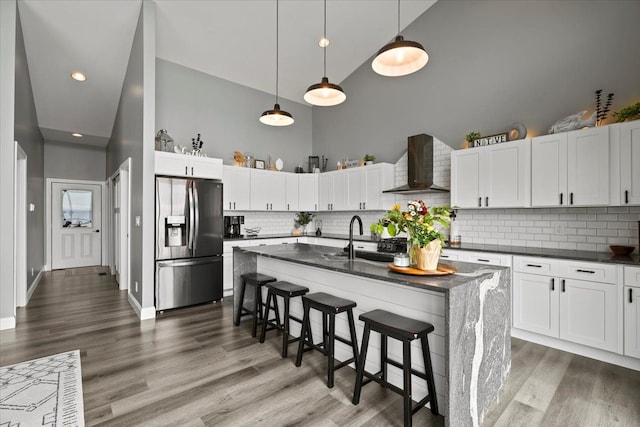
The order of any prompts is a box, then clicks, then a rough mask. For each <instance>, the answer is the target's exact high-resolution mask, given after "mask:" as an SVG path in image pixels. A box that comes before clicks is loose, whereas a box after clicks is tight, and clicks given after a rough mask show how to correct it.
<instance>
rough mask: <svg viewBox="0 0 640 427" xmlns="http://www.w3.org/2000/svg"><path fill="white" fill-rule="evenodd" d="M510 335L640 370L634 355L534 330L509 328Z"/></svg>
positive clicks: (639, 361) (639, 364) (638, 360)
mask: <svg viewBox="0 0 640 427" xmlns="http://www.w3.org/2000/svg"><path fill="white" fill-rule="evenodd" d="M511 336H512V337H514V338H520V339H523V340H526V341H531V342H534V343H536V344H541V345H544V346H547V347H553V348H557V349H558V350H562V351H566V352H569V353H573V354H579V355H580V356H584V357H589V358H591V359H596V360H600V361H602V362H607V363H611V364H612V365H618V366H622V367H625V368H629V369H633V370H635V371H640V359H636V358H634V357H629V356H623V355H622V354H618V353H611V352H610V351H605V350H600V349H599V348H593V347H587V346H585V345H582V344H575V343H572V342H567V341H564V340H561V339H557V338H552V337H547V336H544V335H539V334H536V333H534V332H529V331H523V330H522V329H516V328H511Z"/></svg>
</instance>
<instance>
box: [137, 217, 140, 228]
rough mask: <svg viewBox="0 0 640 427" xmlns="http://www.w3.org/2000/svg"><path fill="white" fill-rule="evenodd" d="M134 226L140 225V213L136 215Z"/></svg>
mask: <svg viewBox="0 0 640 427" xmlns="http://www.w3.org/2000/svg"><path fill="white" fill-rule="evenodd" d="M136 227H140V215H136Z"/></svg>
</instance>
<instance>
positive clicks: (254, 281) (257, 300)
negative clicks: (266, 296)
mask: <svg viewBox="0 0 640 427" xmlns="http://www.w3.org/2000/svg"><path fill="white" fill-rule="evenodd" d="M276 280H277V279H276V278H275V277H272V276H267V275H266V274H262V273H246V274H243V275H242V286H241V287H240V307H238V311H237V312H236V318H235V322H234V324H235V325H236V326H239V325H240V318H241V317H242V316H249V315H250V316H253V327H252V329H251V336H252V337H255V336H256V334H257V331H258V318H260V320H262V287H263V286H264V285H266V284H267V283H271V282H275V281H276ZM247 285H249V286H253V287H254V288H255V292H254V298H253V310H249V309H248V308H244V292H245V290H246V288H247Z"/></svg>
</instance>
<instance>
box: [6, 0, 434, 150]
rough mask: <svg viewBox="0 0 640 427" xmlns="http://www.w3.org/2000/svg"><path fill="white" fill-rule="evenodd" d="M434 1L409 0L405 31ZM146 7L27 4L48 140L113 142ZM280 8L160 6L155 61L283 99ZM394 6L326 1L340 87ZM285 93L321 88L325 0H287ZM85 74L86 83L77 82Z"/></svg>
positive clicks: (391, 18) (331, 70)
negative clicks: (74, 74) (77, 75)
mask: <svg viewBox="0 0 640 427" xmlns="http://www.w3.org/2000/svg"><path fill="white" fill-rule="evenodd" d="M434 3H435V1H433V0H403V1H402V3H401V15H400V27H401V28H402V29H404V28H405V27H407V26H408V25H409V24H410V23H411V22H413V21H414V20H415V19H416V18H417V17H418V16H420V15H421V14H422V13H424V12H425V11H426V10H427V9H428V8H429V7H431V6H432V5H433V4H434ZM140 5H141V1H140V0H92V1H76V0H70V1H68V0H19V1H18V7H19V13H20V19H21V22H22V26H23V33H24V39H25V46H26V51H27V61H28V64H29V73H30V76H31V83H32V86H33V92H34V99H35V104H36V111H37V114H38V121H39V125H40V127H41V129H42V131H43V135H44V136H45V139H48V140H55V141H66V142H80V140H79V139H78V138H74V137H72V136H71V133H73V132H79V133H81V134H83V135H85V136H84V137H83V138H82V139H81V141H82V142H83V143H85V144H90V145H97V146H104V145H106V143H107V142H108V139H109V137H110V134H111V130H112V127H113V122H114V118H115V114H116V109H117V106H118V101H119V98H120V92H121V89H122V83H123V79H124V75H125V71H126V67H127V63H128V59H129V53H130V50H131V44H132V40H133V34H134V31H135V27H136V24H137V21H138V15H139V11H140ZM275 6H276V2H275V1H264V0H230V1H223V0H216V1H202V0H198V1H179V0H162V1H156V40H157V42H156V55H157V57H159V58H162V59H165V60H168V61H171V62H174V63H177V64H180V65H183V66H186V67H189V68H193V69H196V70H199V71H202V72H204V73H207V74H210V75H213V76H216V77H219V78H222V79H226V80H229V81H232V82H235V83H238V84H241V85H244V86H248V87H251V88H254V89H257V90H260V91H264V92H268V93H272V94H274V93H275V79H276V76H275V67H276V40H275V30H276V28H275V27H276V9H275ZM397 7H398V3H397V2H396V1H395V0H329V1H328V2H327V36H328V38H329V40H330V41H331V43H330V45H329V47H328V48H327V76H328V77H329V80H330V81H331V82H334V83H341V82H342V81H343V80H344V79H345V78H346V77H347V76H349V75H350V74H351V73H352V72H353V71H354V70H355V69H356V68H358V67H359V66H360V65H362V63H364V62H365V61H367V60H368V59H369V57H371V56H372V55H373V54H375V52H376V51H377V50H378V49H379V48H380V47H382V46H383V45H384V44H385V43H387V42H388V41H389V40H391V39H392V38H393V37H394V36H395V35H396V32H397ZM279 31H280V36H279V40H280V43H279V94H280V96H281V97H283V98H287V99H289V100H291V101H295V102H300V103H304V101H303V98H302V96H303V95H304V92H305V90H306V88H307V87H308V86H309V85H311V84H313V83H317V82H319V81H320V78H321V77H322V72H323V54H322V49H321V48H320V47H319V46H318V41H319V39H320V38H321V36H322V33H323V2H322V1H321V0H282V1H280V18H279ZM77 70H78V71H82V72H84V73H85V74H86V75H87V81H86V82H83V83H78V82H76V81H74V80H72V79H71V78H70V74H71V73H72V72H73V71H77Z"/></svg>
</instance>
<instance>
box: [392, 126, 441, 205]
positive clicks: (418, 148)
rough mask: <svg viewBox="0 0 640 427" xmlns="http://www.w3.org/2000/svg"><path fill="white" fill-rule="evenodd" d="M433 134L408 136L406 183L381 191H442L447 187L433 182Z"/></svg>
mask: <svg viewBox="0 0 640 427" xmlns="http://www.w3.org/2000/svg"><path fill="white" fill-rule="evenodd" d="M433 159H434V155H433V136H431V135H426V134H424V133H421V134H419V135H413V136H410V137H409V138H408V143H407V162H408V173H407V175H408V176H407V184H405V185H402V186H400V187H396V188H392V189H390V190H385V191H383V193H405V194H411V193H443V192H449V189H447V188H443V187H441V186H439V185H435V184H434V183H433Z"/></svg>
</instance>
